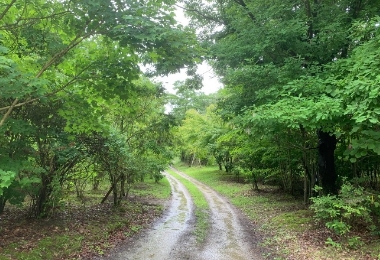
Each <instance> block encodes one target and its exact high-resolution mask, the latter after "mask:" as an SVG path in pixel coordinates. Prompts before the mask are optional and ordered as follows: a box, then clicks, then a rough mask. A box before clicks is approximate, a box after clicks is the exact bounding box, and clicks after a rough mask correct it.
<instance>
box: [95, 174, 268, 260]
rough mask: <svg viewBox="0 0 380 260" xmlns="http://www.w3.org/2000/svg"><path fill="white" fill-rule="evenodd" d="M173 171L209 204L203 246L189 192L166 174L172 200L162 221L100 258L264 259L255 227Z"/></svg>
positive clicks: (205, 189)
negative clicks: (197, 234) (194, 188)
mask: <svg viewBox="0 0 380 260" xmlns="http://www.w3.org/2000/svg"><path fill="white" fill-rule="evenodd" d="M172 170H174V171H176V173H177V174H179V175H180V176H182V177H183V178H186V179H187V180H189V181H190V182H192V183H193V184H194V185H196V186H197V188H198V189H199V190H200V191H201V192H202V193H203V194H204V196H205V198H206V200H207V202H208V204H209V207H210V224H211V225H210V230H209V232H208V235H207V238H206V241H205V242H204V243H202V244H199V243H197V241H196V237H195V234H194V232H193V231H194V225H195V216H194V205H193V202H192V199H191V196H190V195H189V193H188V191H187V190H186V188H185V187H184V185H183V184H182V183H181V182H180V181H179V180H178V179H176V178H174V177H173V176H171V175H170V174H169V173H165V175H166V177H167V178H168V180H169V182H170V185H171V187H172V198H171V201H170V203H169V205H168V207H167V210H166V212H165V214H164V216H163V218H161V219H160V220H159V221H157V222H156V223H154V224H153V225H152V227H151V228H149V229H147V230H146V231H144V232H143V233H141V234H140V236H139V238H138V239H134V240H133V241H129V242H127V243H125V244H124V245H122V246H120V247H118V248H117V249H115V250H114V251H113V252H111V254H109V255H108V256H107V257H102V258H99V259H108V260H121V259H157V260H158V259H160V260H163V259H176V260H182V259H183V260H185V259H191V260H203V259H205V260H206V259H207V260H212V259H215V260H216V259H217V260H224V259H226V260H227V259H228V260H230V259H234V260H243V259H244V260H248V259H255V260H260V259H263V258H262V257H261V255H262V252H261V249H260V248H259V247H258V246H257V244H258V242H259V239H258V236H257V235H256V232H255V227H254V226H253V225H252V224H251V222H250V221H249V220H247V219H246V218H245V216H244V215H243V214H242V213H241V212H240V211H238V210H237V209H236V208H235V207H234V206H232V205H231V203H230V202H229V201H228V200H227V199H226V198H224V197H223V196H221V195H220V194H218V193H217V192H215V191H214V190H213V189H211V188H209V187H208V186H206V185H204V184H202V183H201V182H199V181H197V180H195V179H193V178H191V177H189V176H187V175H185V174H184V173H182V172H180V171H178V170H176V169H174V168H172Z"/></svg>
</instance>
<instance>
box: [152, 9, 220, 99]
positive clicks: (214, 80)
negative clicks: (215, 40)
mask: <svg viewBox="0 0 380 260" xmlns="http://www.w3.org/2000/svg"><path fill="white" fill-rule="evenodd" d="M176 19H177V21H178V22H179V23H181V24H182V25H184V26H186V25H187V24H188V18H186V17H185V15H184V13H183V10H182V9H181V8H178V7H176ZM197 72H198V73H199V74H200V75H201V76H202V77H203V88H202V89H201V91H202V92H204V93H205V94H210V93H215V92H217V91H218V90H219V89H220V88H221V87H222V83H221V82H220V81H219V78H218V76H216V75H215V73H214V71H213V69H212V68H211V66H209V65H208V64H207V63H206V62H203V63H202V64H201V65H199V66H198V70H197ZM186 78H187V75H186V71H185V70H183V69H182V70H181V72H179V73H176V74H170V75H168V76H166V77H159V78H157V80H158V81H159V82H162V83H163V85H164V87H165V89H166V90H167V91H168V92H170V93H173V94H174V93H175V91H174V89H173V87H174V83H175V82H176V81H182V80H185V79H186Z"/></svg>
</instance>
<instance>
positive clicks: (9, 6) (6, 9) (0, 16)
mask: <svg viewBox="0 0 380 260" xmlns="http://www.w3.org/2000/svg"><path fill="white" fill-rule="evenodd" d="M15 2H16V0H12V2H10V3H9V4H8V5H7V7H6V8H5V9H4V11H3V12H2V13H1V14H0V20H2V19H3V18H4V16H5V15H6V14H7V13H8V11H9V9H11V7H12V5H13V4H14V3H15Z"/></svg>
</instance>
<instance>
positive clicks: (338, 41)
mask: <svg viewBox="0 0 380 260" xmlns="http://www.w3.org/2000/svg"><path fill="white" fill-rule="evenodd" d="M178 9H181V10H182V11H183V12H184V13H185V14H186V16H187V17H188V18H189V21H190V22H189V24H188V25H186V26H183V25H181V24H179V23H178V22H177V21H176V16H175V12H176V10H178ZM203 61H207V62H208V63H209V64H210V66H211V67H212V68H213V70H214V72H215V74H216V75H218V77H219V78H220V80H221V82H222V83H223V86H224V87H223V89H221V90H219V91H218V92H217V93H214V94H210V95H206V94H204V93H202V92H201V91H200V90H201V88H202V75H199V74H197V72H196V66H197V64H200V63H201V62H203ZM143 68H144V69H143ZM180 69H186V70H187V73H188V76H189V77H188V79H186V80H183V81H178V82H176V84H175V90H176V94H169V93H168V92H167V91H166V90H165V89H164V88H163V86H162V84H161V83H157V82H156V81H155V80H154V77H157V76H163V75H170V74H171V73H176V72H178V71H179V70H180ZM0 75H1V76H0V214H1V212H3V211H4V210H5V209H6V207H8V206H14V205H16V206H17V205H24V206H25V204H27V207H28V212H29V213H28V214H29V216H30V217H33V218H36V217H38V218H44V217H48V216H51V214H52V212H53V211H54V210H57V208H62V207H68V205H64V203H63V199H64V198H65V196H66V194H67V192H74V193H75V194H76V196H77V197H78V198H80V197H83V191H84V189H85V188H88V187H89V186H91V189H93V190H96V189H97V187H98V185H99V184H100V183H102V182H106V183H107V187H108V188H109V189H108V192H107V193H105V194H104V196H103V198H102V200H101V201H102V202H104V201H106V200H108V199H111V201H112V204H113V205H114V206H115V207H118V206H120V205H121V204H122V201H123V197H125V196H127V195H128V192H129V190H130V189H131V188H132V187H133V185H135V184H136V183H139V182H142V181H144V179H146V178H153V179H154V180H155V181H156V182H158V181H160V180H161V179H162V177H163V176H162V174H161V172H162V171H163V170H165V169H166V168H167V167H168V166H169V165H170V164H171V162H172V160H173V158H175V157H180V159H181V161H183V162H185V163H187V164H188V165H189V166H196V165H213V164H214V165H217V166H218V167H219V168H220V170H223V171H225V172H227V173H229V174H232V175H234V176H235V177H236V178H237V179H238V180H240V181H245V182H248V183H251V184H252V189H253V190H259V189H260V185H262V184H270V185H275V186H277V187H279V188H281V189H282V190H283V191H285V192H287V193H289V194H291V195H294V196H298V197H302V198H303V203H304V204H305V205H307V206H310V207H311V208H312V209H313V211H314V213H315V216H316V218H318V219H320V220H321V221H324V222H325V223H326V226H327V227H328V228H330V229H331V230H333V231H334V232H336V234H338V235H344V234H346V233H348V232H349V231H350V229H351V228H352V227H353V226H360V227H364V228H365V229H368V230H369V231H370V232H372V234H374V235H375V236H376V235H377V236H378V235H379V234H380V233H379V232H380V225H379V217H380V195H379V194H380V193H379V191H380V183H379V182H380V179H379V178H380V176H379V174H380V121H379V120H380V96H379V93H380V3H379V1H378V0H336V1H330V0H328V1H322V0H300V1H294V0H292V1H290V0H265V1H264V0H205V1H201V0H179V1H175V0H159V1H151V0H146V1H140V0H60V1H57V0H47V1H46V0H2V1H1V3H0ZM168 105H170V107H171V110H170V111H168V110H167V106H168Z"/></svg>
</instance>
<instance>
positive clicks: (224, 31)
mask: <svg viewBox="0 0 380 260" xmlns="http://www.w3.org/2000/svg"><path fill="white" fill-rule="evenodd" d="M185 6H186V8H187V10H188V14H189V15H190V16H192V17H194V18H197V19H198V21H199V22H198V23H197V24H198V25H199V24H203V25H206V24H207V21H208V22H212V23H215V22H217V23H219V25H220V26H222V27H221V29H220V30H218V31H217V32H214V33H211V34H208V35H203V38H204V39H205V41H204V44H205V45H206V46H209V51H210V57H211V58H212V59H213V63H212V64H213V67H214V69H215V70H216V72H217V73H218V74H219V75H220V76H221V77H222V78H223V82H224V84H225V88H226V89H225V91H224V98H222V100H221V102H219V109H220V111H221V115H222V116H223V118H225V119H226V120H231V119H232V118H233V117H235V116H236V115H243V114H244V115H245V117H246V119H245V122H246V124H244V127H250V128H258V127H260V128H261V129H265V130H267V129H271V127H274V126H276V128H273V129H276V130H279V129H280V131H281V132H283V133H287V132H291V133H293V132H294V131H298V133H299V135H300V136H302V137H304V138H303V143H302V144H300V150H301V151H302V153H301V154H302V155H301V158H303V159H302V160H300V162H301V161H303V163H302V164H301V165H303V168H304V171H305V176H309V177H308V181H307V182H309V183H313V179H316V178H317V179H318V180H319V181H320V182H321V184H322V186H323V188H324V191H325V192H326V193H337V191H338V185H339V182H338V178H337V177H338V176H337V172H336V169H335V162H336V156H335V153H336V148H337V147H338V148H339V151H342V150H345V149H344V148H342V149H341V147H340V146H341V145H342V144H343V143H344V142H342V140H344V139H345V138H347V136H342V132H345V131H346V130H343V129H350V128H351V126H350V116H349V115H350V114H349V113H348V110H346V109H347V108H352V107H351V106H347V104H345V102H346V100H347V99H346V98H345V96H344V95H343V96H341V95H337V94H336V93H337V92H339V89H341V87H342V86H344V83H348V82H349V81H350V80H352V79H356V77H357V76H360V75H361V73H360V72H359V73H358V71H355V72H352V74H351V75H352V77H353V78H350V76H348V75H349V74H350V73H347V70H345V69H344V68H343V67H340V69H343V70H340V69H338V70H339V71H340V72H338V71H336V70H335V69H337V68H338V67H336V66H339V65H338V64H345V63H346V62H350V61H353V59H351V57H353V56H355V52H356V51H359V50H363V49H362V48H360V47H359V46H360V45H365V46H367V47H368V46H370V45H371V49H372V47H373V42H372V38H373V37H374V35H376V33H375V31H377V27H378V26H376V25H375V24H376V22H374V21H373V20H372V21H371V22H370V19H371V18H374V17H375V14H376V12H378V10H379V8H380V6H379V5H378V3H376V1H355V0H352V1H351V0H347V1H346V0H342V1H334V2H329V3H325V2H324V3H322V2H321V1H303V2H300V3H294V2H291V1H285V2H284V1H272V2H270V3H269V2H267V1H254V2H252V1H251V2H249V1H244V0H243V1H224V2H220V1H215V2H212V3H210V5H209V6H207V7H205V8H203V7H202V6H201V5H199V4H198V2H197V1H185ZM207 9H213V10H214V12H216V13H217V14H216V15H215V17H216V19H210V17H209V16H208V15H207V14H206V10H207ZM359 24H360V26H364V28H371V29H370V30H365V31H367V32H366V33H363V32H362V34H361V35H360V36H359V37H350V34H351V36H352V33H353V32H354V34H357V33H358V28H360V26H359ZM362 28H363V27H362ZM205 31H206V30H205ZM359 31H360V30H359ZM368 31H371V32H372V33H368ZM364 34H365V35H366V36H364ZM367 42H368V45H367V44H366V43H367ZM367 51H368V52H367ZM369 53H371V51H370V49H369V48H368V49H366V55H367V54H369ZM361 54H363V52H362V53H361ZM362 64H363V63H362ZM330 67H334V68H335V69H330ZM364 67H367V65H364V64H363V68H364ZM369 70H371V69H369ZM369 70H367V75H363V74H362V77H365V78H368V77H367V76H368V71H369ZM334 73H338V74H334ZM362 77H361V78H362ZM369 78H371V77H369ZM346 79H347V81H346ZM356 83H357V84H358V82H357V81H356ZM348 85H350V84H348ZM357 86H358V85H356V87H357ZM343 89H344V88H343ZM356 91H357V90H355V92H356ZM346 94H348V93H347V92H346ZM366 100H368V99H366ZM354 103H355V104H357V101H356V102H354ZM353 107H355V105H354V106H353ZM246 108H249V109H246ZM326 108H328V109H326ZM350 112H351V113H352V112H353V111H352V110H351V111H350ZM371 118H374V117H373V116H372V117H371ZM361 119H363V120H365V119H364V118H361ZM368 119H369V117H368ZM372 121H375V119H372ZM355 129H356V128H355ZM342 130H343V131H342ZM311 133H314V134H315V133H317V136H316V137H317V138H318V144H316V145H314V143H315V142H314V140H315V139H316V137H315V136H314V137H313V138H310V136H311V135H310V134H311ZM267 134H269V135H272V131H270V132H268V133H267ZM280 138H285V140H286V139H287V136H286V135H284V136H280ZM306 138H307V139H306ZM348 138H350V137H348ZM339 142H341V143H339ZM310 149H313V150H314V149H315V150H316V151H317V152H318V157H319V159H318V161H315V160H314V162H313V163H314V165H310V163H305V162H306V161H309V162H312V161H310V160H305V158H306V157H308V156H307V154H308V152H307V151H308V150H310ZM346 153H349V151H346ZM359 154H360V153H359ZM315 163H318V164H317V166H318V171H317V176H310V174H312V173H313V172H314V171H312V170H311V169H312V168H313V167H314V166H316V165H315ZM338 171H339V172H341V171H340V170H338ZM307 193H310V191H309V192H307V191H306V188H305V194H307Z"/></svg>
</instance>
